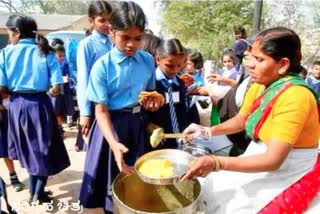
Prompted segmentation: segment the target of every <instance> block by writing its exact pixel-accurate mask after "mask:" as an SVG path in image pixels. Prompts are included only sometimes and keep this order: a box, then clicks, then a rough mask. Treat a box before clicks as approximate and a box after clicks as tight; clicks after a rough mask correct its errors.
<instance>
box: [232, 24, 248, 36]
mask: <svg viewBox="0 0 320 214" xmlns="http://www.w3.org/2000/svg"><path fill="white" fill-rule="evenodd" d="M234 33H235V34H241V35H242V37H241V38H243V39H245V38H247V33H246V29H245V28H244V27H235V28H234Z"/></svg>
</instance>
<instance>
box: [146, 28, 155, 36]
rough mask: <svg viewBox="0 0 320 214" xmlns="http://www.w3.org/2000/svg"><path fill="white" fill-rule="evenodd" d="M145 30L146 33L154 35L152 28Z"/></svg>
mask: <svg viewBox="0 0 320 214" xmlns="http://www.w3.org/2000/svg"><path fill="white" fill-rule="evenodd" d="M144 32H145V33H146V34H152V35H153V34H154V33H153V31H152V30H150V29H145V30H144Z"/></svg>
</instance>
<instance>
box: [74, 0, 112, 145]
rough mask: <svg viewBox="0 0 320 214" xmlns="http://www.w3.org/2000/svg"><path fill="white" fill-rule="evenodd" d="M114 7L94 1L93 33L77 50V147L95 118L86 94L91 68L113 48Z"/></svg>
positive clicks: (89, 13)
mask: <svg viewBox="0 0 320 214" xmlns="http://www.w3.org/2000/svg"><path fill="white" fill-rule="evenodd" d="M111 11H112V8H111V6H110V4H109V3H108V2H106V1H103V0H102V1H92V2H91V3H90V5H89V9H88V17H89V23H90V25H91V28H92V29H93V30H92V33H91V35H90V36H88V37H86V38H85V39H83V40H81V41H80V44H79V47H78V50H77V69H78V71H77V88H76V91H77V99H78V106H79V110H80V129H79V133H78V137H77V143H76V147H78V148H79V149H80V150H81V149H82V147H83V143H84V140H83V136H84V137H87V136H88V134H89V130H90V127H91V123H92V121H93V118H94V110H93V108H94V107H93V105H92V102H90V101H89V100H88V99H87V96H84V94H85V93H86V91H87V87H88V81H89V76H90V72H91V68H92V66H93V64H94V63H95V61H97V59H98V58H99V57H101V56H102V55H104V54H106V53H107V52H108V51H109V50H110V49H111V46H112V44H111V41H110V39H109V37H108V35H109V33H110V14H111Z"/></svg>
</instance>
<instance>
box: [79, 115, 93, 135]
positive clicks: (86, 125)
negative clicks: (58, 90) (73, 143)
mask: <svg viewBox="0 0 320 214" xmlns="http://www.w3.org/2000/svg"><path fill="white" fill-rule="evenodd" d="M90 126H91V117H90V116H80V127H81V132H82V135H83V136H84V137H87V136H88V134H89V131H90Z"/></svg>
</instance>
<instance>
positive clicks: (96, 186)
mask: <svg viewBox="0 0 320 214" xmlns="http://www.w3.org/2000/svg"><path fill="white" fill-rule="evenodd" d="M110 116H111V121H112V124H113V128H114V130H115V133H116V136H118V138H119V142H121V143H122V144H124V145H125V146H126V147H127V148H128V149H129V152H128V153H126V154H124V160H125V162H126V164H127V165H129V166H133V165H134V163H135V161H136V160H137V159H138V158H139V157H140V156H141V155H143V154H145V153H146V152H148V151H150V149H151V146H150V144H149V143H148V140H147V131H146V130H147V122H148V119H147V116H146V114H145V113H136V114H132V113H129V112H120V111H110ZM118 173H119V170H118V167H117V164H116V162H115V159H114V156H113V153H112V151H111V149H110V148H109V145H108V143H107V141H106V140H105V138H104V137H103V135H102V132H101V131H100V128H99V127H98V124H97V121H94V123H93V125H92V130H91V133H90V136H89V149H88V151H87V157H86V161H85V167H84V177H83V181H82V185H81V191H80V203H81V204H82V205H83V206H84V207H86V208H97V207H103V208H104V209H105V210H109V211H112V209H113V202H112V182H113V180H114V179H115V177H116V176H117V175H118Z"/></svg>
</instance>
